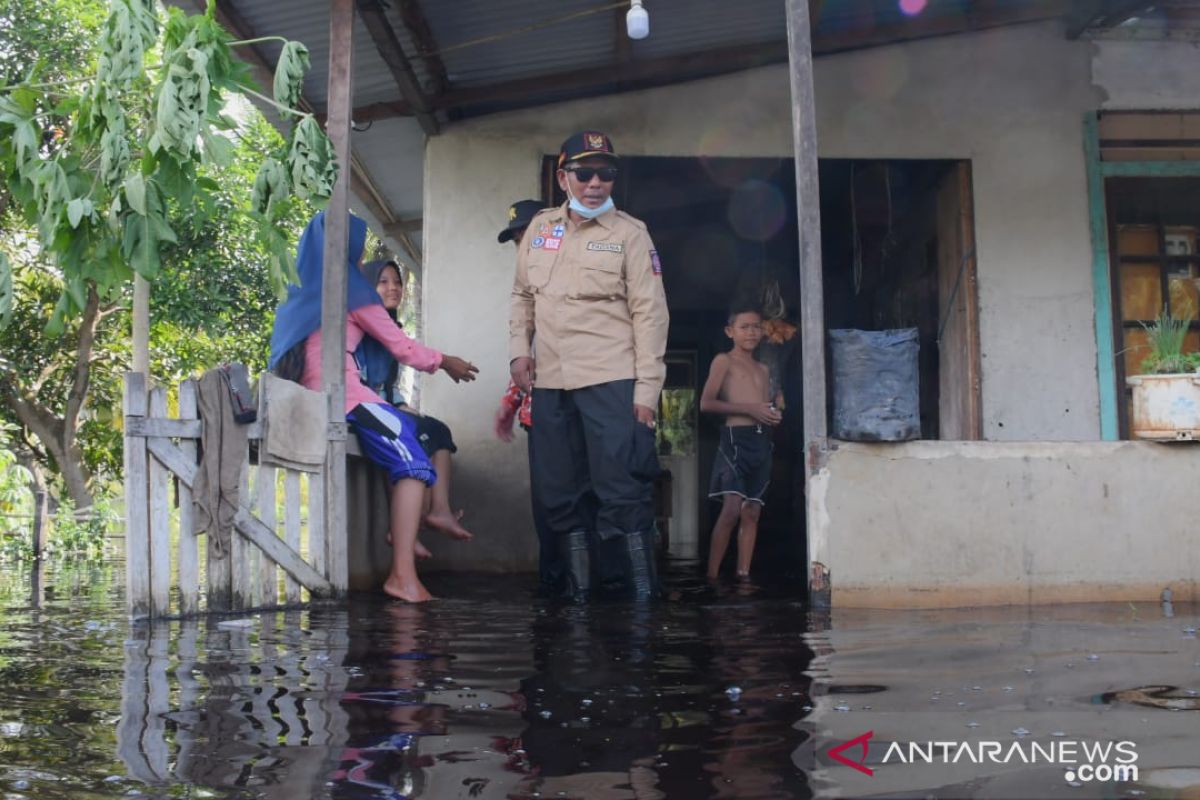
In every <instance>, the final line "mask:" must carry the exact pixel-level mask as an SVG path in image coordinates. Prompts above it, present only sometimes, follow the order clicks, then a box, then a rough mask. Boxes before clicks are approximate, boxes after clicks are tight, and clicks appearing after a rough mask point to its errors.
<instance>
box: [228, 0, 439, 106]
mask: <svg viewBox="0 0 1200 800" xmlns="http://www.w3.org/2000/svg"><path fill="white" fill-rule="evenodd" d="M237 10H238V13H239V14H240V15H241V17H242V18H243V19H244V20H245V22H246V23H247V24H248V25H249V26H250V27H251V28H252V29H253V34H254V35H255V36H265V35H270V36H282V37H284V38H287V39H294V40H296V41H299V42H303V43H304V45H305V46H306V47H307V48H308V50H309V56H310V58H311V60H312V67H311V68H310V70H309V72H308V74H307V75H306V76H305V78H304V96H305V98H306V99H307V100H308V101H309V102H310V103H312V104H313V106H314V107H316V108H317V109H318V110H319V111H324V109H325V98H326V95H327V94H328V88H329V4H328V3H312V2H291V3H280V2H278V0H238V2H237ZM387 15H388V19H389V21H390V22H391V23H392V28H393V29H394V30H395V32H396V38H397V39H399V41H400V43H401V45H402V46H403V48H404V52H405V54H406V55H407V56H408V57H409V60H410V61H411V62H412V66H413V72H414V74H416V76H417V80H418V81H419V82H420V83H421V84H422V85H423V86H424V85H428V83H429V72H428V70H427V69H426V66H425V62H424V61H423V60H421V59H419V58H414V57H413V56H414V54H415V53H416V50H417V48H416V45H415V44H414V43H413V40H412V37H411V35H410V34H409V33H408V30H407V29H406V28H405V26H404V25H403V23H402V22H401V20H400V17H399V15H398V13H397V12H396V10H395V9H388V10H387ZM247 33H249V32H247ZM258 48H259V52H261V53H262V54H263V55H264V56H266V57H267V59H268V60H269V61H270V62H271V63H272V64H274V63H275V62H276V61H277V60H278V58H279V51H280V49H281V45H280V44H279V43H277V42H264V43H262V44H260V45H258ZM354 62H355V63H354V105H355V106H356V107H357V106H365V105H370V104H372V103H384V102H388V101H393V100H395V99H396V98H397V97H399V94H400V92H399V90H398V89H397V88H396V81H395V79H394V78H393V77H392V73H391V71H390V70H389V69H388V66H387V64H386V63H384V61H383V58H382V57H381V56H380V55H379V51H378V50H377V49H376V47H375V42H374V40H373V39H372V38H371V34H370V32H368V31H367V28H366V26H365V25H364V24H363V21H362V18H361V17H359V16H355V21H354Z"/></svg>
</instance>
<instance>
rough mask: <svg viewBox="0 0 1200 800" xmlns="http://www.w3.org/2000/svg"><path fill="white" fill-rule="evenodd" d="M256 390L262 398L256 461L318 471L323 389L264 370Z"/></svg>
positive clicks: (321, 451) (322, 459)
mask: <svg viewBox="0 0 1200 800" xmlns="http://www.w3.org/2000/svg"><path fill="white" fill-rule="evenodd" d="M258 391H259V394H260V395H262V397H264V398H265V403H266V405H265V406H264V408H265V409H266V411H265V413H264V414H263V420H262V424H263V434H262V449H261V451H260V452H259V461H260V462H261V463H263V464H274V465H276V466H279V467H287V468H288V469H297V470H300V471H302V472H320V471H321V466H322V465H323V464H324V463H325V445H326V440H327V439H328V438H329V437H328V436H327V435H326V432H325V428H326V424H325V422H326V418H325V415H326V413H327V412H326V401H325V393H324V392H314V391H312V390H311V389H305V388H304V387H303V386H301V385H300V384H298V383H296V382H294V381H289V380H284V379H283V378H280V377H277V376H275V375H272V374H271V373H269V372H268V373H264V374H263V376H262V377H261V378H259V380H258Z"/></svg>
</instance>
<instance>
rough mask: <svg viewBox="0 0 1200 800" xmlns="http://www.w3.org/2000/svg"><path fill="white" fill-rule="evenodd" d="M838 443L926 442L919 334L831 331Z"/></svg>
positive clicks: (904, 330) (901, 330) (907, 331)
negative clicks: (922, 428)
mask: <svg viewBox="0 0 1200 800" xmlns="http://www.w3.org/2000/svg"><path fill="white" fill-rule="evenodd" d="M829 341H830V350H831V351H832V353H831V354H832V358H833V437H834V438H835V439H846V440H848V441H853V442H903V441H907V440H909V439H919V438H921V413H920V408H921V401H920V392H919V377H918V376H919V369H918V366H917V350H918V348H919V346H920V345H919V343H918V339H917V329H916V328H899V329H896V330H889V331H859V330H831V331H830V332H829Z"/></svg>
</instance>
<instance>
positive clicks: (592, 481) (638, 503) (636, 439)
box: [531, 380, 658, 541]
mask: <svg viewBox="0 0 1200 800" xmlns="http://www.w3.org/2000/svg"><path fill="white" fill-rule="evenodd" d="M532 436H533V443H532V445H533V449H534V453H535V454H536V456H535V458H534V461H533V467H532V469H533V474H532V475H531V477H532V478H533V480H534V482H535V483H536V484H537V492H538V495H539V497H540V498H541V502H542V504H543V506H544V507H545V510H546V520H547V523H548V525H549V527H550V530H551V531H552V532H553V533H554V535H555V536H556V537H558V536H562V535H563V534H566V533H570V532H571V531H577V530H584V531H594V532H595V534H596V535H597V536H598V537H599V538H600V540H601V541H605V540H608V539H611V538H613V537H615V536H622V535H625V534H628V533H636V532H642V531H648V530H650V529H651V527H652V526H653V525H654V479H655V477H656V476H657V474H658V458H657V456H656V455H655V446H654V431H653V430H652V429H651V428H648V427H646V426H645V425H642V424H640V423H638V422H637V420H636V419H635V418H634V416H633V381H632V380H619V381H610V382H608V383H601V384H597V385H595V386H587V387H585V388H582V389H538V388H535V389H534V390H533V431H532ZM589 495H592V496H594V499H593V497H590V496H589Z"/></svg>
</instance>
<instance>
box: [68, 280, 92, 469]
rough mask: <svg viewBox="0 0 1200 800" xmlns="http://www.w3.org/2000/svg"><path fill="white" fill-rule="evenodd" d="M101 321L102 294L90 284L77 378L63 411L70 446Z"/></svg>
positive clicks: (81, 328)
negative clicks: (98, 325) (97, 328)
mask: <svg viewBox="0 0 1200 800" xmlns="http://www.w3.org/2000/svg"><path fill="white" fill-rule="evenodd" d="M99 321H100V295H99V294H97V292H96V285H95V284H94V283H89V284H88V297H87V302H86V303H85V304H84V306H83V318H82V319H81V320H80V321H79V346H78V349H77V350H76V351H75V380H74V382H73V383H72V385H71V391H70V393H69V394H68V395H67V409H66V411H65V412H64V413H63V428H64V433H65V434H66V435H65V437H64V441H63V444H64V446H66V447H70V446H71V443H73V442H74V441H75V427H76V426H77V425H78V424H79V410H80V409H81V408H83V403H84V401H85V400H86V399H87V390H88V381H89V380H90V378H91V375H92V372H91V369H92V346H93V345H94V344H95V343H96V326H97V324H98V323H99Z"/></svg>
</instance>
